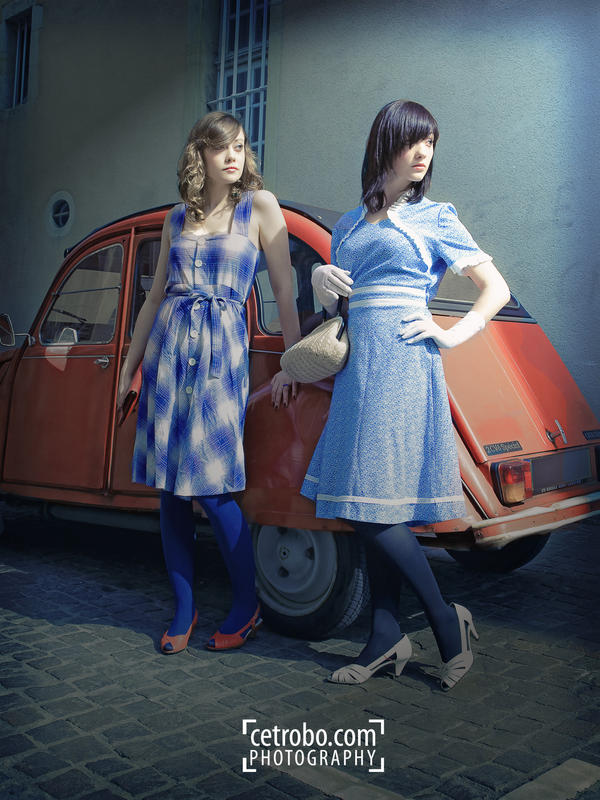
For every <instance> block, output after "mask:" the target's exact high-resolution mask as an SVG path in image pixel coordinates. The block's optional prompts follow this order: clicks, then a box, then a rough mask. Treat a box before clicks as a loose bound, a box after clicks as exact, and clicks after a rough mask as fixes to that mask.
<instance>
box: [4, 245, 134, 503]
mask: <svg viewBox="0 0 600 800" xmlns="http://www.w3.org/2000/svg"><path fill="white" fill-rule="evenodd" d="M127 252H128V239H127V237H126V236H115V235H113V236H112V237H110V236H108V237H104V238H102V239H101V240H98V239H96V240H93V243H90V244H88V245H87V246H86V247H85V248H84V249H83V250H79V251H76V252H75V253H74V254H73V258H72V260H71V261H67V263H66V264H65V267H64V268H63V269H62V270H61V272H60V273H59V276H58V277H57V279H56V282H55V284H54V286H53V287H52V290H51V292H50V293H49V294H48V296H47V297H46V300H45V301H44V304H43V305H42V309H41V311H40V314H39V315H38V318H37V320H36V323H35V324H34V327H33V329H32V333H33V335H34V343H33V344H29V345H27V346H25V347H24V350H23V353H22V356H21V359H20V363H19V366H18V370H17V374H16V377H15V382H14V386H13V392H12V398H11V406H10V419H9V426H8V435H7V442H6V453H5V462H4V480H5V481H6V482H13V483H16V484H36V485H42V486H50V487H61V488H63V489H68V490H72V489H87V490H102V489H103V488H104V487H105V486H106V465H107V454H108V446H109V443H110V429H111V426H112V408H113V405H114V392H115V384H116V375H117V358H116V356H117V351H118V337H119V327H120V326H119V325H118V320H119V312H120V298H121V276H122V270H123V266H124V264H126V262H127Z"/></svg>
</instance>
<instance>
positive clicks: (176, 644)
mask: <svg viewBox="0 0 600 800" xmlns="http://www.w3.org/2000/svg"><path fill="white" fill-rule="evenodd" d="M197 622H198V611H196V612H195V613H194V619H193V620H192V624H191V625H190V627H189V628H188V630H187V633H179V634H177V636H169V634H168V633H167V631H165V632H164V633H163V637H162V639H161V640H160V649H161V652H163V653H164V654H165V655H167V656H170V655H172V654H173V653H181V651H182V650H185V649H186V647H187V646H188V642H189V640H190V636H191V635H192V631H193V630H194V628H195V627H196V623H197ZM168 644H170V645H171V647H170V649H168V650H167V649H166V646H167V645H168Z"/></svg>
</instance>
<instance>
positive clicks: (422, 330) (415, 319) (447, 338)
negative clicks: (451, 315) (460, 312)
mask: <svg viewBox="0 0 600 800" xmlns="http://www.w3.org/2000/svg"><path fill="white" fill-rule="evenodd" d="M402 322H404V323H407V325H406V327H405V328H404V330H403V331H402V333H401V334H400V336H401V338H402V339H403V340H404V341H405V342H406V343H407V344H416V343H417V342H420V341H422V340H423V339H433V341H434V342H435V343H436V344H437V346H438V347H443V348H446V349H448V348H451V347H456V346H457V345H459V344H462V343H463V342H466V341H467V339H470V338H471V336H474V335H475V334H476V333H478V332H479V331H480V330H482V329H483V328H484V327H485V318H484V317H482V316H481V314H479V313H478V312H477V311H469V313H468V314H467V315H466V316H465V317H463V318H462V319H459V320H458V322H456V323H455V324H454V325H453V326H452V327H451V328H448V329H447V330H446V329H445V328H440V326H439V325H438V324H437V323H436V322H434V321H433V319H432V318H431V317H426V316H424V315H423V314H422V313H420V312H416V313H415V314H412V315H411V316H409V317H405V318H404V319H403V320H402Z"/></svg>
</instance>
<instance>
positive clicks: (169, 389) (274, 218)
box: [118, 111, 300, 654]
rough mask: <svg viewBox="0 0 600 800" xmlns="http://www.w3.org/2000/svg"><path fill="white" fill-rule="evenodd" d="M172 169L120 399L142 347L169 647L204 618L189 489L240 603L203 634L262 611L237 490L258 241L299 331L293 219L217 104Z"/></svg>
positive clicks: (291, 328) (138, 476)
mask: <svg viewBox="0 0 600 800" xmlns="http://www.w3.org/2000/svg"><path fill="white" fill-rule="evenodd" d="M178 178H179V192H180V195H181V197H182V199H183V203H180V204H179V205H176V206H175V207H174V208H173V209H171V211H169V213H168V214H167V216H166V219H165V222H164V226H163V231H162V241H161V249H160V254H159V258H158V263H157V267H156V275H155V277H154V282H153V284H152V289H151V290H150V293H149V295H148V297H147V299H146V301H145V303H144V305H143V307H142V309H141V311H140V313H139V315H138V319H137V321H136V325H135V330H134V333H133V337H132V340H131V345H130V347H129V352H128V354H127V358H126V359H125V362H124V364H123V369H122V372H121V379H120V383H119V398H118V405H119V407H121V406H122V404H123V401H124V398H125V395H126V394H127V390H128V387H129V385H130V383H131V380H132V376H133V375H134V373H135V371H136V369H137V367H138V365H139V363H140V361H141V360H142V357H143V368H142V369H143V384H142V392H141V395H140V403H139V410H138V420H137V435H136V441H135V451H134V456H133V479H134V481H138V482H140V483H145V484H147V485H148V486H154V487H156V488H157V489H160V490H161V497H160V526H161V535H162V543H163V550H164V555H165V562H166V566H167V571H168V573H169V578H170V581H171V585H172V588H173V592H174V595H175V606H176V607H175V617H174V619H173V621H172V622H171V625H170V626H169V628H168V630H167V631H166V632H165V634H164V635H163V637H162V640H161V645H160V646H161V650H162V652H163V653H167V654H170V653H178V652H181V651H182V650H184V649H185V648H186V647H187V644H188V640H189V637H190V634H191V632H192V630H193V628H194V626H195V625H196V622H197V619H198V612H197V611H196V609H195V605H194V598H193V579H194V516H193V508H192V499H196V500H197V501H198V503H199V504H200V506H201V507H202V508H203V509H204V511H205V512H206V515H207V517H208V519H209V521H210V523H211V526H212V529H213V531H214V533H215V536H216V538H217V542H218V544H219V548H220V550H221V553H222V555H223V558H224V561H225V564H226V566H227V570H228V572H229V576H230V578H231V583H232V590H233V606H232V609H231V611H230V613H229V615H228V617H227V619H226V620H225V621H224V622H223V623H221V625H220V626H219V629H218V630H217V631H216V632H215V633H214V634H213V635H212V637H211V638H210V639H209V640H208V642H207V643H206V647H208V648H209V649H210V650H225V649H230V648H233V647H240V646H241V645H243V644H244V642H245V641H246V639H247V638H248V637H249V636H253V635H254V632H255V630H256V628H257V627H258V626H259V625H260V623H261V618H260V609H259V605H258V602H257V598H256V592H255V573H254V557H253V549H252V540H251V536H250V531H249V529H248V525H247V524H246V521H245V520H244V517H243V515H242V512H241V510H240V508H239V506H238V505H237V503H236V502H235V500H234V499H233V497H232V496H231V492H238V491H240V490H242V489H243V488H244V486H245V473H244V452H243V444H242V435H243V426H244V417H245V413H246V404H247V400H248V341H247V332H246V322H245V310H244V303H245V302H246V300H247V298H248V295H249V293H250V290H251V288H252V283H253V280H254V274H255V270H256V264H257V262H258V257H259V250H260V249H261V248H262V249H263V250H264V252H265V256H266V259H267V267H268V273H269V278H270V281H271V285H272V288H273V294H274V296H275V299H276V301H277V307H278V309H279V315H280V319H281V327H282V330H283V337H284V341H285V343H286V346H289V345H291V344H293V343H294V342H296V341H297V340H298V339H299V338H300V327H299V323H298V315H297V311H296V304H295V301H294V293H293V286H292V269H291V264H290V254H289V245H288V237H287V230H286V226H285V221H284V218H283V215H282V213H281V209H280V208H279V204H278V203H277V200H276V199H275V197H274V196H273V195H272V194H271V193H270V192H267V191H264V190H263V189H262V179H261V177H260V174H259V173H258V170H257V167H256V161H255V159H254V155H253V153H252V150H251V148H250V145H249V143H248V141H247V138H246V134H245V132H244V129H243V127H242V126H241V125H240V123H239V122H238V120H237V119H235V117H232V116H231V115H230V114H226V113H224V112H222V111H214V112H212V113H210V114H207V115H206V116H205V117H203V118H202V119H201V120H200V121H199V122H197V123H196V124H195V125H194V127H193V128H192V130H191V133H190V135H189V138H188V141H187V144H186V146H185V148H184V151H183V154H182V156H181V158H180V160H179V165H178ZM295 394H296V385H295V383H294V382H293V381H292V380H291V379H290V378H289V377H288V375H287V374H286V373H284V372H279V373H277V374H276V375H275V376H274V377H273V379H272V382H271V397H272V401H273V404H274V405H275V406H276V407H278V406H279V404H280V403H281V402H283V403H284V404H285V405H287V404H288V402H289V400H290V397H294V396H295Z"/></svg>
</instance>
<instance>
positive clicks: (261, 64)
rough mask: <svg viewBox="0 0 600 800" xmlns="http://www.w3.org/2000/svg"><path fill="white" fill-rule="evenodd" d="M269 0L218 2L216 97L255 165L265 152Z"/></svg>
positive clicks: (213, 105) (217, 107) (212, 105)
mask: <svg viewBox="0 0 600 800" xmlns="http://www.w3.org/2000/svg"><path fill="white" fill-rule="evenodd" d="M268 16H269V0H222V2H221V25H220V33H219V57H218V59H217V86H216V95H217V96H216V98H215V99H214V100H212V101H210V102H209V103H208V107H209V108H210V110H211V111H214V110H220V111H228V112H229V113H230V114H233V115H234V116H235V117H237V118H238V119H239V120H240V121H241V122H242V123H243V125H244V128H245V129H246V132H247V134H248V138H249V140H250V143H251V145H252V149H253V150H254V152H255V153H256V154H257V157H258V161H259V164H262V162H263V155H264V149H265V109H266V105H267V53H268V25H269V20H268Z"/></svg>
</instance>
